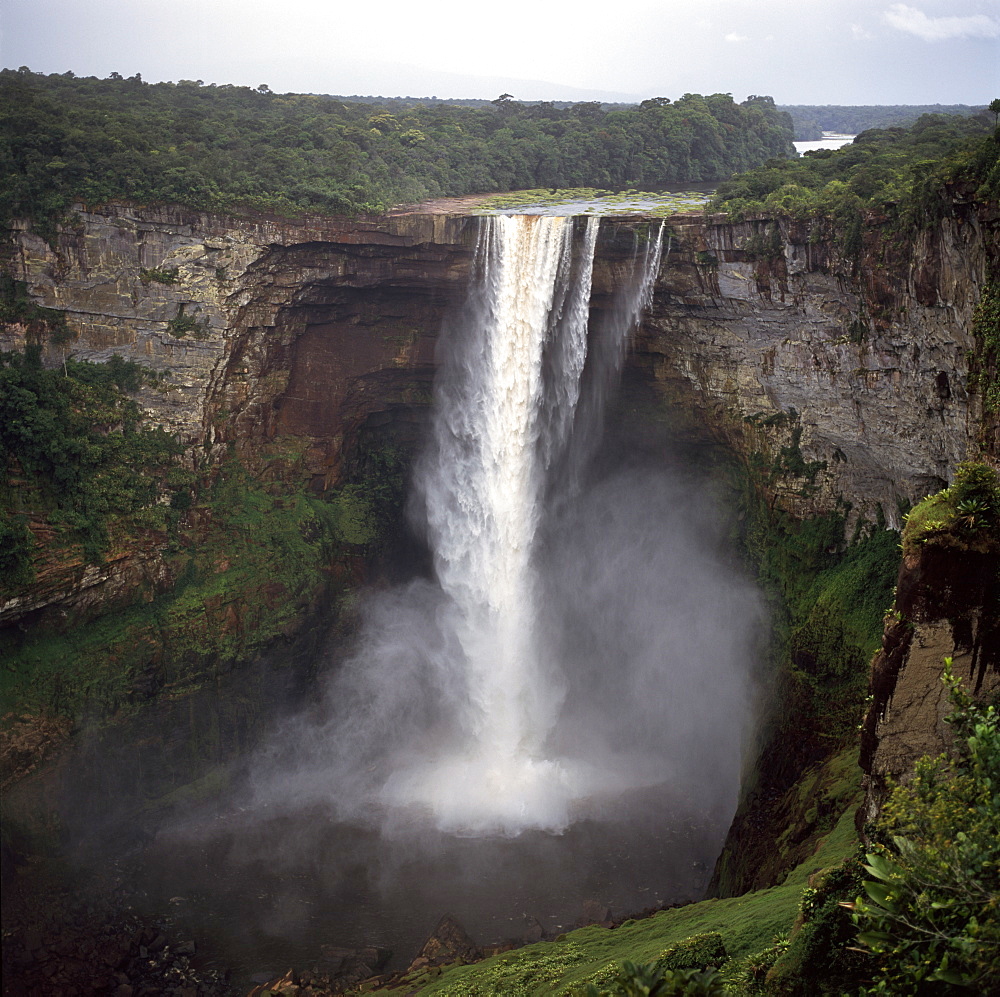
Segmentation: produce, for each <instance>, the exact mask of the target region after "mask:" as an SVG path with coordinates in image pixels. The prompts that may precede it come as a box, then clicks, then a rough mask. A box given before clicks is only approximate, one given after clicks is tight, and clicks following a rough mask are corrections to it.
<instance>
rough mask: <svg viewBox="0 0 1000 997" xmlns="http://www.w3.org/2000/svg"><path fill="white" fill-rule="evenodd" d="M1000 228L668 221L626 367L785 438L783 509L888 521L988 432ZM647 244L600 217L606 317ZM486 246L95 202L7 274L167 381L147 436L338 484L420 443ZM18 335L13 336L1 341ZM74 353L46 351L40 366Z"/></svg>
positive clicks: (0, 337)
mask: <svg viewBox="0 0 1000 997" xmlns="http://www.w3.org/2000/svg"><path fill="white" fill-rule="evenodd" d="M995 228H996V220H995V219H993V221H992V222H991V221H990V220H989V219H986V218H985V216H983V215H982V212H981V211H980V212H979V213H977V210H976V209H975V208H974V206H972V205H965V206H964V207H961V206H960V207H958V208H956V213H955V214H954V215H953V216H952V217H948V218H946V219H944V220H943V221H942V222H941V224H940V225H939V226H938V227H937V228H936V229H934V230H930V231H927V232H923V233H921V234H920V235H919V236H918V237H917V239H916V242H915V243H914V245H913V246H912V247H910V246H907V247H904V248H905V252H903V251H902V250H898V247H897V248H896V249H892V252H894V253H895V254H896V257H898V259H896V262H895V263H892V260H893V259H894V257H892V253H891V252H890V251H889V249H891V248H892V247H889V248H888V249H887V247H886V246H884V245H882V242H881V241H880V234H879V231H878V229H877V228H875V229H872V230H871V231H869V233H868V234H867V236H866V244H865V247H864V250H863V253H862V256H861V258H860V261H857V260H852V261H846V260H843V259H841V258H840V257H839V256H838V254H837V251H836V248H835V245H834V244H833V242H832V240H831V239H828V238H820V239H816V238H814V236H813V233H812V232H811V231H809V230H808V229H807V228H806V226H804V225H803V224H801V223H791V222H782V223H781V224H780V225H775V224H774V223H773V222H771V221H769V220H756V221H748V222H743V223H738V224H736V223H729V222H728V221H725V220H723V219H721V218H719V217H714V218H712V219H708V220H706V219H705V218H703V217H700V216H676V217H675V218H673V219H671V220H670V226H669V236H668V243H669V244H668V245H667V246H666V247H665V252H664V259H663V264H662V267H661V272H660V277H659V280H658V282H657V286H656V294H655V300H654V304H653V308H652V309H651V312H650V314H648V315H647V317H646V320H645V321H644V323H643V327H642V329H641V330H640V331H639V334H638V335H637V337H636V341H635V344H634V352H633V356H632V358H631V361H630V362H631V364H632V366H633V369H634V370H637V371H640V372H641V373H642V375H643V376H645V377H646V378H647V379H649V380H650V381H652V382H653V383H654V384H655V386H656V388H657V390H658V391H659V393H660V395H661V396H662V398H663V399H664V401H665V402H666V404H667V406H668V408H669V409H670V410H671V411H673V413H674V414H675V416H676V418H677V421H678V423H679V424H681V425H683V426H687V427H688V428H689V429H690V430H691V431H692V432H694V433H696V434H701V435H702V436H704V435H705V434H706V432H707V434H708V435H710V436H712V437H713V438H714V439H716V440H717V441H720V442H722V443H724V444H725V445H727V446H729V447H730V448H732V449H735V450H736V451H738V452H740V453H742V454H744V455H745V456H746V455H750V454H754V453H762V454H765V455H774V454H778V453H780V451H781V448H782V447H789V446H790V445H793V449H794V450H795V451H796V452H797V453H798V454H799V456H800V457H801V461H802V462H803V465H804V467H805V468H806V469H807V472H806V473H803V474H801V475H799V477H798V478H796V476H795V474H794V473H792V474H788V475H786V476H785V477H786V478H787V480H786V481H785V482H784V483H783V484H779V485H778V486H776V487H777V488H778V490H779V491H781V492H782V494H781V500H782V502H783V504H785V505H786V506H788V507H790V508H792V509H793V510H795V511H798V512H801V513H810V512H815V511H817V510H820V509H828V508H830V507H831V506H832V505H833V504H834V503H835V502H836V500H837V498H838V497H842V498H844V499H846V500H847V501H849V502H851V503H852V504H853V506H854V512H855V514H864V515H866V516H867V517H868V518H871V517H872V516H873V513H874V510H875V508H876V506H878V505H881V506H882V508H883V511H884V513H885V515H886V516H887V517H888V519H889V522H890V524H892V525H898V523H896V519H897V518H898V513H897V504H898V503H899V502H900V501H914V500H916V499H919V498H920V497H922V496H923V495H924V494H926V493H928V492H930V491H934V490H936V489H937V488H939V487H941V485H942V483H943V482H945V481H946V480H947V478H948V476H949V473H950V470H951V469H952V468H953V467H954V465H955V464H956V463H957V462H958V461H959V460H961V459H964V458H965V457H966V456H967V454H966V450H967V440H969V439H970V438H971V437H972V436H974V431H973V429H972V422H971V421H970V413H971V419H972V421H974V419H975V418H976V416H977V410H976V405H975V402H974V400H970V398H969V395H968V393H967V391H966V378H967V370H968V361H967V352H968V350H969V349H970V348H971V347H972V345H973V344H972V340H971V334H970V331H969V327H970V321H971V315H972V310H973V308H974V306H975V304H976V301H977V300H978V296H979V290H980V287H981V285H982V282H983V280H984V276H985V273H986V266H987V262H988V260H989V259H990V258H991V254H993V255H996V254H997V245H996V243H997V235H996V231H995ZM636 231H639V232H640V235H641V237H642V238H645V237H646V233H648V232H651V231H652V227H651V225H650V223H647V222H643V221H642V220H637V219H629V220H624V219H623V220H618V221H615V220H611V219H608V220H605V221H604V222H603V223H602V229H601V238H600V241H599V245H598V251H597V259H596V262H595V273H594V307H595V308H597V309H601V308H603V307H607V306H608V305H609V304H610V303H611V301H612V298H613V291H614V287H615V285H616V283H617V282H620V280H621V279H622V277H623V275H624V274H626V272H627V270H628V267H629V266H630V254H631V253H632V252H634V247H635V245H636V236H635V233H636ZM475 233H476V222H475V220H474V219H472V218H468V217H457V216H446V215H395V216H388V217H378V218H371V219H355V220H350V219H319V220H313V221H312V222H309V223H301V224H300V223H292V222H287V221H285V222H276V221H270V220H262V219H256V220H249V219H244V220H236V219H227V218H222V217H216V216H211V215H206V214H202V213H198V212H190V211H184V210H181V209H176V208H157V209H153V208H144V209H137V208H132V207H126V206H123V205H118V206H114V205H112V206H109V207H107V208H105V209H102V210H100V211H85V210H82V209H81V210H80V211H79V213H78V222H77V224H76V226H75V227H74V228H72V229H67V230H65V231H64V232H63V233H62V234H61V236H60V238H59V242H58V246H57V247H56V249H55V250H52V249H50V248H49V247H48V246H46V245H45V243H43V242H42V241H41V240H40V239H39V238H37V237H35V236H33V235H31V234H30V233H29V232H27V231H18V232H16V233H15V236H16V246H17V249H16V253H15V256H14V260H13V267H12V269H13V271H14V275H15V276H16V277H18V278H19V279H24V280H26V281H27V283H28V286H29V290H30V293H31V296H32V298H33V300H35V301H36V302H37V303H38V304H41V305H45V306H47V307H51V308H57V309H62V310H64V311H65V312H66V314H67V319H68V323H69V326H70V328H71V329H72V330H73V332H75V333H77V334H78V338H77V339H76V340H74V341H73V342H71V343H70V344H68V346H67V347H65V349H66V350H68V351H70V352H71V353H72V354H73V355H74V356H76V357H77V358H83V359H94V360H102V359H106V358H107V357H108V356H109V355H110V354H111V353H112V352H118V353H122V354H123V355H125V356H126V357H129V358H131V359H135V360H138V361H140V362H142V363H144V364H146V365H147V366H150V367H152V368H154V369H155V370H157V371H159V372H161V373H163V374H165V375H168V376H165V377H164V378H163V380H162V382H161V384H160V385H159V386H157V387H146V388H144V389H143V390H142V393H141V396H140V402H141V404H142V405H143V406H144V407H145V408H146V410H147V412H148V413H149V415H150V417H151V419H152V421H153V422H154V423H155V422H161V423H162V424H163V425H164V426H166V427H167V428H168V429H170V430H172V431H174V432H177V433H179V434H180V435H181V436H182V437H183V438H185V439H187V440H188V441H190V442H191V443H192V444H209V445H211V444H214V443H226V444H229V443H234V444H235V445H236V446H237V447H238V448H240V449H241V451H243V452H244V454H252V453H253V451H254V449H255V448H259V447H260V446H261V445H263V444H266V443H267V441H269V440H273V439H275V438H279V437H283V438H287V437H291V438H295V439H298V440H301V441H303V442H304V443H305V446H306V458H307V460H308V462H309V465H310V468H311V471H312V472H313V474H314V476H315V479H316V484H317V487H325V486H328V485H329V484H331V483H333V482H335V481H336V480H337V478H338V476H339V475H340V474H341V473H342V470H343V467H344V464H345V462H349V461H350V459H351V452H352V447H353V446H354V445H355V444H356V441H357V438H358V435H359V434H362V433H364V432H366V431H367V430H368V429H371V428H373V427H374V428H376V429H378V428H379V427H382V428H383V429H384V428H385V427H386V426H389V427H390V430H391V431H398V432H399V433H400V434H401V435H402V437H403V439H404V441H406V440H412V439H414V438H416V437H417V436H418V435H419V424H420V421H421V418H422V415H423V413H424V412H425V411H426V406H427V403H428V401H429V398H430V381H431V378H432V375H433V367H434V341H435V338H436V336H437V333H438V331H439V329H440V327H441V323H442V320H443V318H444V316H445V315H446V314H447V312H448V309H449V308H450V307H451V306H452V305H453V304H454V302H455V301H456V300H459V299H461V297H462V296H463V295H464V293H465V288H466V287H467V285H468V279H469V267H470V262H471V256H472V251H473V248H474V242H475ZM886 259H889V260H890V263H892V265H891V266H887V265H886V264H885V263H884V261H885V260H886ZM179 320H183V321H179ZM185 324H186V325H187V326H189V328H187V329H186V331H185V330H184V328H183V327H184V326H185ZM24 332H25V330H24V329H23V328H20V327H17V326H10V327H7V328H6V330H0V347H3V348H11V347H15V346H18V345H20V344H22V343H23V338H24ZM63 352H64V348H63V347H59V346H54V345H50V346H49V347H48V361H49V362H50V363H53V364H55V363H58V362H59V361H60V360H61V359H62V356H63ZM792 410H794V413H795V416H796V418H795V420H792V421H789V422H787V423H786V424H784V425H782V424H780V423H775V422H773V421H770V422H769V421H768V420H771V419H772V418H773V417H774V416H780V415H782V414H786V415H787V414H788V413H789V412H790V411H792ZM390 430H387V432H388V431H390ZM793 431H795V432H796V433H797V436H796V437H795V439H794V441H793V440H792V438H791V436H790V434H791V433H792V432H793ZM803 465H797V467H798V469H799V470H802V466H803ZM820 465H823V466H822V467H820ZM809 468H812V470H811V471H809V470H808V469H809ZM817 468H818V469H817ZM791 470H792V471H794V470H796V467H792V469H791Z"/></svg>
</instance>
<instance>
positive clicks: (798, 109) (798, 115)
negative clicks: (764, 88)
mask: <svg viewBox="0 0 1000 997" xmlns="http://www.w3.org/2000/svg"><path fill="white" fill-rule="evenodd" d="M779 110H781V111H787V112H788V114H789V115H790V116H791V118H792V123H793V124H794V125H795V140H796V141H798V142H808V141H811V140H815V139H820V138H822V137H823V132H837V133H838V134H840V135H857V134H859V133H860V132H864V131H868V130H869V129H871V128H891V127H893V126H904V127H905V126H908V125H912V124H913V123H914V122H915V121H916V120H917V118H919V117H921V116H922V115H924V114H957V115H963V116H969V115H974V114H978V113H980V112H981V111H982V110H983V108H982V106H979V107H970V106H969V105H968V104H886V105H878V104H874V105H867V104H860V105H857V106H854V107H852V106H849V105H848V106H841V105H838V104H828V105H819V106H817V105H813V104H782V105H781V106H780V108H779Z"/></svg>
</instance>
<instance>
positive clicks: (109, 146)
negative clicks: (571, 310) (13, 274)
mask: <svg viewBox="0 0 1000 997" xmlns="http://www.w3.org/2000/svg"><path fill="white" fill-rule="evenodd" d="M791 134H792V129H791V121H790V119H789V118H788V116H787V115H785V114H782V113H781V112H779V111H778V110H777V109H776V108H775V106H774V102H773V101H772V100H771V98H769V97H754V98H750V99H749V100H747V101H744V102H743V103H742V104H736V103H735V102H734V101H733V99H732V97H731V96H730V95H729V94H713V95H711V96H705V97H703V96H700V95H698V94H685V95H684V96H683V97H681V98H679V99H678V100H677V101H676V102H673V103H671V102H670V101H669V100H667V99H666V98H657V99H655V100H651V101H645V102H643V104H642V105H641V106H638V107H622V108H615V109H611V110H605V109H604V108H602V106H601V105H600V104H575V105H571V106H569V107H557V106H555V105H554V104H549V103H543V104H531V105H527V104H524V105H523V104H520V103H518V102H517V101H513V100H509V99H498V100H497V101H494V102H492V103H491V104H489V105H487V106H485V107H463V106H455V105H449V104H441V103H436V104H432V105H430V106H424V105H420V104H413V105H408V106H403V107H400V108H395V107H393V108H391V109H390V108H386V107H380V106H373V105H371V104H366V103H350V102H344V101H341V100H337V99H334V98H331V97H324V96H318V95H312V94H275V93H271V92H270V91H269V90H268V89H267V88H266V87H261V88H258V89H256V90H252V89H249V88H248V87H234V86H219V87H217V86H214V85H212V86H203V85H202V84H201V83H200V82H198V81H190V80H182V81H181V82H179V83H177V84H172V83H158V84H147V83H143V82H142V80H141V79H139V78H138V76H136V77H133V78H130V79H121V78H120V77H117V74H113V76H112V77H111V78H110V79H107V80H98V79H95V78H93V77H89V78H77V77H75V76H74V75H73V74H72V73H68V74H64V75H61V76H59V75H52V76H45V75H42V74H37V73H32V72H30V71H27V70H20V71H16V72H15V71H13V70H4V71H2V72H0V171H2V173H3V175H4V177H5V178H6V179H5V183H4V185H3V190H2V192H0V219H11V218H14V217H24V216H27V217H30V218H31V219H32V220H33V222H34V224H35V228H36V231H40V232H46V231H48V232H51V231H52V226H53V224H54V222H55V221H58V220H59V219H61V217H62V216H63V215H64V213H65V212H66V210H67V209H68V208H69V206H70V205H71V204H72V203H73V201H75V200H82V201H84V202H88V203H101V202H105V201H108V200H112V199H116V198H124V199H129V200H133V201H138V202H141V203H160V202H166V203H177V204H183V205H187V206H189V207H195V208H203V209H211V210H232V211H240V210H262V211H272V212H276V213H279V214H291V215H296V214H301V213H302V212H318V213H352V212H358V211H377V210H381V209H383V208H385V207H387V206H389V205H391V204H394V203H400V202H412V201H418V200H422V199H424V198H427V197H437V196H443V195H449V196H450V195H461V194H470V193H481V192H490V191H504V190H513V189H519V188H528V187H583V186H590V187H602V188H615V189H622V188H626V187H639V186H643V187H646V188H656V187H660V186H664V185H668V184H671V183H678V182H688V181H694V182H697V181H701V180H715V179H717V178H719V177H724V176H729V175H730V174H732V173H734V172H735V171H737V170H743V169H748V168H749V167H751V166H755V165H758V164H760V163H762V162H764V161H765V160H767V159H771V158H773V157H775V156H779V157H780V156H790V155H791V154H792V153H793V151H794V150H793V148H792V146H791Z"/></svg>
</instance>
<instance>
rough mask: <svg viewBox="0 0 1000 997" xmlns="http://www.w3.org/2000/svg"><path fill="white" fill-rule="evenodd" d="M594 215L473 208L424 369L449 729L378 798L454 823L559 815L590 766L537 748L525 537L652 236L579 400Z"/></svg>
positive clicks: (552, 670)
mask: <svg viewBox="0 0 1000 997" xmlns="http://www.w3.org/2000/svg"><path fill="white" fill-rule="evenodd" d="M598 226H599V222H598V219H596V218H590V219H588V221H587V225H586V229H585V232H584V233H583V237H582V239H581V240H580V244H579V245H576V241H575V240H574V224H573V220H572V219H571V218H562V217H539V216H507V217H496V218H487V219H483V222H482V229H481V235H480V241H479V246H478V251H477V256H476V267H477V273H478V281H477V286H476V287H475V289H474V291H473V294H472V296H471V299H470V302H471V306H470V309H469V314H468V315H467V317H466V319H465V321H464V322H463V329H462V333H463V335H462V336H461V339H460V341H459V342H458V343H457V344H456V348H455V349H454V351H453V353H452V355H451V356H450V357H449V358H448V360H447V361H446V363H445V365H444V366H443V368H442V370H441V373H440V376H439V379H438V383H437V391H436V397H435V405H436V409H435V423H434V439H433V446H432V448H431V451H430V453H429V454H428V456H427V458H426V459H425V461H424V462H423V464H422V466H421V473H420V475H419V487H420V488H421V490H422V492H423V496H424V502H425V507H426V511H427V529H428V537H429V540H430V545H431V548H432V551H433V554H434V566H435V572H436V576H437V581H438V583H439V585H440V588H441V590H442V592H443V594H444V596H445V597H446V600H447V603H446V604H447V610H446V613H447V615H448V619H449V622H450V627H451V630H452V636H453V638H454V649H453V657H452V660H451V661H450V662H449V668H450V669H451V670H452V674H451V676H450V677H449V681H450V682H451V683H454V685H455V686H457V687H458V688H460V689H461V690H462V696H461V697H460V698H459V700H458V707H457V709H458V716H457V718H456V719H457V720H458V727H459V731H460V733H459V736H458V738H457V740H455V741H453V742H452V743H448V744H447V745H445V746H444V747H443V749H439V753H438V754H435V755H433V756H432V757H430V758H426V759H424V760H422V761H421V762H418V763H417V764H416V765H411V766H406V767H403V768H402V769H400V770H398V771H396V772H395V773H393V774H392V776H391V777H390V778H389V780H388V782H387V784H386V786H385V788H384V791H383V793H382V798H383V800H385V801H386V802H389V803H393V804H401V803H402V804H421V805H424V806H426V807H429V808H430V809H431V811H432V812H433V814H434V817H435V819H436V821H437V823H438V825H439V826H441V827H442V828H445V829H449V830H453V831H457V832H461V833H471V834H482V833H495V832H501V833H516V832H518V831H520V830H522V829H524V828H526V827H542V828H546V829H550V830H556V829H560V828H562V827H564V826H565V825H566V823H567V821H568V808H569V805H570V803H571V802H572V801H573V800H574V799H576V798H578V797H579V796H581V795H584V794H586V793H589V792H591V791H593V789H594V773H592V772H587V771H585V770H584V768H583V767H582V766H581V765H580V764H579V763H574V762H572V761H570V760H568V759H558V758H552V757H549V755H548V751H547V749H548V745H547V739H548V737H549V735H550V733H551V732H552V730H553V728H554V726H555V724H556V722H557V720H558V717H559V710H560V706H561V703H562V700H563V693H564V675H563V674H562V672H561V669H560V667H559V665H558V663H557V662H556V661H554V660H553V659H552V658H551V657H550V656H548V655H547V654H546V653H545V646H544V644H545V642H544V641H543V640H542V639H541V635H540V634H539V623H538V606H539V597H540V595H541V593H540V591H539V583H538V578H537V573H536V569H535V552H536V541H537V537H538V534H539V529H540V525H541V523H542V520H543V516H544V512H545V510H544V507H543V506H544V503H543V498H544V497H545V496H546V495H547V494H548V493H550V491H551V489H552V485H553V482H552V481H551V480H549V475H551V474H552V473H554V472H553V469H555V468H557V467H558V466H559V465H560V463H561V460H562V458H564V457H565V456H566V454H567V450H568V445H569V443H570V440H571V436H572V434H573V429H574V423H575V422H577V421H578V420H579V421H581V422H584V423H585V424H586V425H587V427H588V429H590V428H592V423H593V422H594V420H595V418H598V417H599V411H597V410H599V409H600V408H602V406H603V400H604V396H605V394H606V391H605V389H606V387H607V385H608V383H609V382H610V381H611V380H613V379H614V378H615V377H616V375H617V372H618V369H619V368H620V364H621V360H622V358H623V355H624V348H625V343H626V340H627V336H628V334H629V332H630V331H631V327H632V325H633V324H634V322H635V321H636V319H637V317H638V314H639V311H640V309H641V307H642V306H643V305H644V304H645V303H647V301H648V298H649V296H650V295H651V292H652V284H653V280H654V278H655V274H656V272H657V269H658V267H659V262H660V239H659V238H657V239H655V240H652V239H651V240H649V241H648V242H647V245H646V249H645V252H644V253H643V254H642V255H641V256H638V255H637V262H638V263H639V264H640V268H639V272H637V273H635V274H634V275H633V279H632V281H631V282H630V287H629V292H630V293H629V294H628V296H627V301H626V302H625V303H624V304H622V305H620V307H619V308H618V309H617V316H616V318H617V320H616V321H615V322H614V323H613V325H614V329H613V330H612V335H611V342H610V343H608V342H605V344H604V348H603V349H602V350H600V351H599V352H600V354H602V355H601V356H600V357H599V358H598V359H599V361H601V362H602V365H603V367H604V369H602V370H597V371H592V372H590V373H591V376H590V384H591V385H596V386H597V390H596V391H595V390H594V389H592V390H591V391H590V395H591V397H590V398H589V399H586V402H587V404H585V405H584V406H583V407H582V408H581V401H582V400H583V399H582V398H581V386H582V383H583V375H584V368H585V364H586V362H587V353H588V317H589V307H590V291H591V276H592V271H593V262H594V248H595V245H596V242H597V233H598ZM584 408H586V409H589V411H587V412H584V411H583V409H584Z"/></svg>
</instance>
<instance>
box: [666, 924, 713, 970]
mask: <svg viewBox="0 0 1000 997" xmlns="http://www.w3.org/2000/svg"><path fill="white" fill-rule="evenodd" d="M727 958H728V956H727V955H726V946H725V945H724V944H723V942H722V935H720V934H719V933H718V932H717V931H707V932H704V933H703V934H700V935H692V936H691V937H690V938H685V939H684V941H682V942H678V943H677V944H676V945H671V946H670V948H668V949H665V950H664V951H663V954H662V955H661V956H660V958H659V959H657V960H656V965H657V966H659V967H660V969H663V970H668V969H706V968H707V967H709V966H721V965H722V964H723V963H724V962H725V961H726V959H727Z"/></svg>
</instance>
